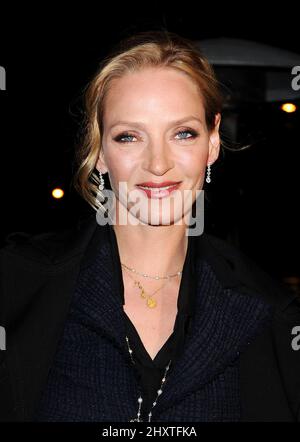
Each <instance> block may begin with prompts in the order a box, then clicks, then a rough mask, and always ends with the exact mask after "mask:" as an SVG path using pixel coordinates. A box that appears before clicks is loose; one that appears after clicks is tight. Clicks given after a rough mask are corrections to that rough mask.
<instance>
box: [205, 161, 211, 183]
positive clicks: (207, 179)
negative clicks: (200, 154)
mask: <svg viewBox="0 0 300 442" xmlns="http://www.w3.org/2000/svg"><path fill="white" fill-rule="evenodd" d="M210 173H211V170H210V164H208V165H207V175H206V182H207V183H210V182H211V179H210Z"/></svg>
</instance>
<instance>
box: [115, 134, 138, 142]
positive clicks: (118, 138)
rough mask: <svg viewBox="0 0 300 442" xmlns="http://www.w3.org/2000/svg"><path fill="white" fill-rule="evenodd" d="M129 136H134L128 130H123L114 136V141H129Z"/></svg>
mask: <svg viewBox="0 0 300 442" xmlns="http://www.w3.org/2000/svg"><path fill="white" fill-rule="evenodd" d="M130 138H136V137H135V136H134V135H132V134H130V133H129V132H123V133H121V134H120V135H117V136H116V137H115V138H114V141H116V142H117V143H131V141H132V140H130ZM124 140H125V141H124Z"/></svg>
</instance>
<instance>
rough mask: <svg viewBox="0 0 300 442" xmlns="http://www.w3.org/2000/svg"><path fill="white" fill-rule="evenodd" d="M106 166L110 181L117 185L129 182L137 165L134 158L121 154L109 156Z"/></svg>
mask: <svg viewBox="0 0 300 442" xmlns="http://www.w3.org/2000/svg"><path fill="white" fill-rule="evenodd" d="M106 164H107V167H108V170H109V175H110V179H111V180H112V181H113V182H114V183H115V184H117V183H118V182H120V181H126V182H127V181H129V179H130V177H131V176H132V174H133V172H134V170H135V167H136V166H135V163H134V162H133V161H132V158H130V157H129V156H126V155H121V154H120V153H118V154H116V155H113V154H109V155H107V158H106Z"/></svg>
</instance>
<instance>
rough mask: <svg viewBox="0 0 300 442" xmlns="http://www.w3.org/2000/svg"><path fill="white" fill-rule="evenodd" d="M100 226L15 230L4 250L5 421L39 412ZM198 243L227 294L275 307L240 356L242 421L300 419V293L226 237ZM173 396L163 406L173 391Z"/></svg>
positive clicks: (1, 399) (1, 361) (0, 365)
mask: <svg viewBox="0 0 300 442" xmlns="http://www.w3.org/2000/svg"><path fill="white" fill-rule="evenodd" d="M96 226H97V223H96V217H94V216H91V217H89V218H88V219H86V220H84V221H83V222H80V223H78V226H77V227H76V228H73V229H69V230H65V231H62V232H49V233H42V234H36V235H32V234H27V233H23V232H15V233H13V234H10V235H8V237H7V238H6V243H5V246H4V247H2V249H0V276H1V285H0V325H1V326H3V327H5V330H6V350H2V351H0V421H30V420H32V418H33V413H34V409H35V407H36V405H37V403H38V401H39V398H40V395H41V390H42V388H43V385H44V384H45V382H46V379H47V374H48V372H49V369H50V366H51V361H52V360H53V357H54V354H55V350H56V347H57V343H58V340H59V337H60V336H61V333H62V330H63V326H64V323H65V320H66V316H67V314H68V309H69V306H70V301H71V296H72V293H73V290H74V286H75V283H76V279H77V276H78V274H79V270H80V263H81V259H82V257H83V254H84V252H85V250H86V248H87V245H88V243H89V241H90V239H91V238H92V235H93V233H94V230H95V228H96ZM103 231H104V229H103ZM198 244H199V247H201V253H202V254H203V256H204V257H205V259H206V260H207V262H209V264H210V265H211V267H212V268H213V270H214V272H215V274H216V275H217V277H218V279H219V281H220V283H221V284H222V286H223V288H224V293H225V291H227V292H226V293H227V294H228V293H231V292H230V291H228V289H231V290H234V291H237V292H239V293H244V294H245V296H253V297H258V298H260V299H262V300H263V301H264V302H266V303H267V304H268V305H270V307H271V309H272V317H271V321H270V322H268V324H267V325H266V326H265V327H263V328H262V329H261V331H260V333H259V334H258V335H257V336H255V338H254V339H253V340H251V341H250V342H249V344H250V345H246V346H245V348H243V349H242V351H241V353H240V356H239V359H238V360H239V362H238V363H239V391H240V398H241V420H242V421H300V339H298V337H299V334H300V333H299V331H298V330H299V327H300V302H299V297H297V295H296V294H294V293H292V292H290V291H287V290H286V289H285V288H284V286H283V285H279V284H278V283H277V282H275V281H274V280H273V279H272V278H271V277H270V276H269V275H267V274H266V273H265V272H263V271H262V270H260V269H259V268H257V266H256V265H255V264H254V263H253V262H252V261H251V260H250V259H249V258H247V257H246V256H245V255H243V254H242V253H241V252H239V251H238V250H237V249H235V248H234V247H233V246H231V245H229V244H228V243H227V242H225V241H223V240H221V239H218V238H216V237H214V236H212V235H208V234H206V233H203V234H202V235H201V237H199V241H198ZM252 319H253V318H252ZM254 319H255V320H256V318H254ZM259 320H260V318H257V321H259ZM225 332H226V331H225ZM225 332H224V333H225ZM297 333H298V335H297ZM292 343H293V345H292ZM199 363H200V361H199ZM177 381H178V382H180V380H177ZM194 381H195V382H196V379H195V380H193V379H192V380H191V382H194ZM190 387H192V384H191V385H190ZM162 396H163V395H162ZM177 399H178V398H177ZM168 400H169V404H165V407H166V406H168V405H170V406H171V405H172V394H171V393H170V395H169V398H168ZM162 406H163V404H162Z"/></svg>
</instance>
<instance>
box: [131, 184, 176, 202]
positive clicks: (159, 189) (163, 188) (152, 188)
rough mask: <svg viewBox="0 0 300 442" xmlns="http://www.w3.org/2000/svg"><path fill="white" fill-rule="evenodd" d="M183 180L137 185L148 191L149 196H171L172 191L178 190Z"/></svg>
mask: <svg viewBox="0 0 300 442" xmlns="http://www.w3.org/2000/svg"><path fill="white" fill-rule="evenodd" d="M180 183H181V181H179V182H175V181H164V182H163V183H152V182H147V183H141V184H138V185H137V187H138V188H139V189H140V190H142V191H143V192H145V193H146V195H147V197H148V198H164V197H166V196H169V195H170V193H171V192H173V191H174V190H177V189H178V187H179V186H180Z"/></svg>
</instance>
